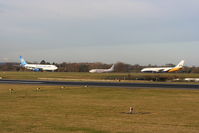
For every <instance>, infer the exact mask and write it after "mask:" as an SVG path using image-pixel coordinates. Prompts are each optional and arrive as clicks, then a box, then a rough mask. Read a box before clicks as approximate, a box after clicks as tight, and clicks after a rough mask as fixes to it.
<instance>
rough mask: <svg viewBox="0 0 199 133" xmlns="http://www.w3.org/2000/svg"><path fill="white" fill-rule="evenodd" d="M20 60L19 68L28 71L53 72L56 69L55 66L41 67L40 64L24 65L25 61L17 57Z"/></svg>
mask: <svg viewBox="0 0 199 133" xmlns="http://www.w3.org/2000/svg"><path fill="white" fill-rule="evenodd" d="M19 58H20V66H22V67H24V68H26V69H29V70H33V71H36V72H38V71H55V70H57V69H58V68H57V67H56V66H55V65H41V64H28V63H26V61H25V60H24V59H23V57H22V56H20V57H19Z"/></svg>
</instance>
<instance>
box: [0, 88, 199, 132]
mask: <svg viewBox="0 0 199 133" xmlns="http://www.w3.org/2000/svg"><path fill="white" fill-rule="evenodd" d="M37 87H39V88H40V90H37V89H36V88H37ZM10 89H13V90H14V91H11V92H10ZM130 106H133V107H134V108H135V113H134V114H127V112H128V111H129V107H130ZM0 112H1V113H0V133H71V132H74V133H155V132H157V133H160V132H161V133H168V132H172V133H198V131H199V90H185V89H175V90H174V89H135V88H134V89H129V88H106V87H69V86H68V87H64V88H62V87H60V86H36V85H32V86H31V85H8V84H0Z"/></svg>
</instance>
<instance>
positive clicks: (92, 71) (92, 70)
mask: <svg viewBox="0 0 199 133" xmlns="http://www.w3.org/2000/svg"><path fill="white" fill-rule="evenodd" d="M114 66H115V65H114V64H113V65H112V66H111V68H109V69H91V70H90V71H89V72H90V73H108V72H112V71H114Z"/></svg>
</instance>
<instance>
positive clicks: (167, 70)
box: [141, 60, 184, 73]
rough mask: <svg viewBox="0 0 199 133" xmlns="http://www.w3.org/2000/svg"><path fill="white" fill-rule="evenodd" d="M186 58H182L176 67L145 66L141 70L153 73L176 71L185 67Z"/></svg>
mask: <svg viewBox="0 0 199 133" xmlns="http://www.w3.org/2000/svg"><path fill="white" fill-rule="evenodd" d="M183 65H184V60H182V61H181V62H180V63H179V64H178V65H176V66H175V67H157V68H144V69H142V70H141V72H152V73H161V72H175V71H179V70H181V69H182V68H183Z"/></svg>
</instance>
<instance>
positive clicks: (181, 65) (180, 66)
mask: <svg viewBox="0 0 199 133" xmlns="http://www.w3.org/2000/svg"><path fill="white" fill-rule="evenodd" d="M183 66H184V60H182V61H180V63H179V64H178V65H176V66H175V68H182V67H183Z"/></svg>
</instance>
